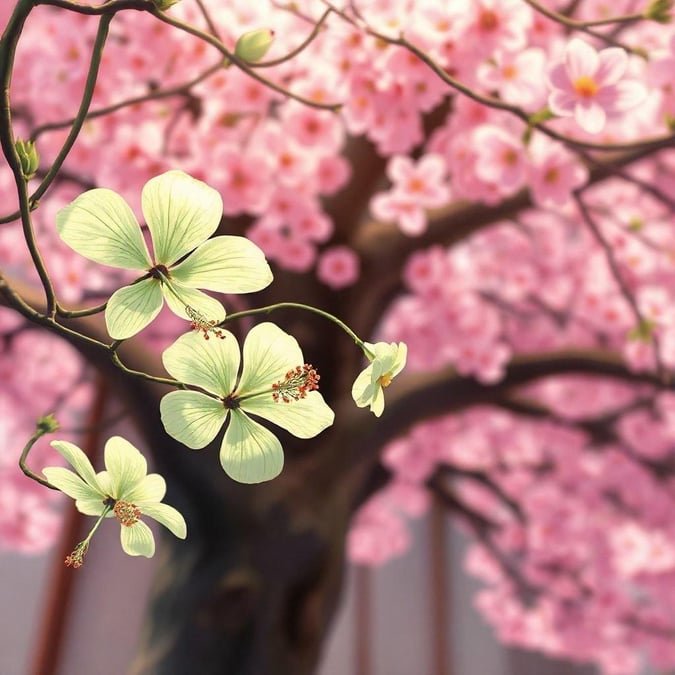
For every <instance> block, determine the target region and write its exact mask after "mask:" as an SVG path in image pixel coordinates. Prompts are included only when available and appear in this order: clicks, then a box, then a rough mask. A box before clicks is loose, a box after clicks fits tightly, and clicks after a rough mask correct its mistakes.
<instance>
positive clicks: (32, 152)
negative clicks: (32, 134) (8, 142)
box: [14, 138, 40, 180]
mask: <svg viewBox="0 0 675 675" xmlns="http://www.w3.org/2000/svg"><path fill="white" fill-rule="evenodd" d="M14 148H15V150H16V154H17V155H18V156H19V163H20V164H21V173H22V174H23V177H24V178H25V179H26V180H30V179H31V178H32V177H33V176H34V175H35V172H36V171H37V170H38V167H39V166H40V157H39V155H38V152H37V150H36V149H35V142H34V141H22V140H21V139H20V138H17V139H16V142H15V143H14Z"/></svg>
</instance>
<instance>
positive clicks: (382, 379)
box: [377, 373, 392, 389]
mask: <svg viewBox="0 0 675 675" xmlns="http://www.w3.org/2000/svg"><path fill="white" fill-rule="evenodd" d="M391 380H392V374H391V373H385V374H384V375H380V376H379V377H378V378H377V383H378V384H379V385H380V387H382V389H386V388H387V387H388V386H389V385H390V384H391Z"/></svg>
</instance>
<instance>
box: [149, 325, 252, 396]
mask: <svg viewBox="0 0 675 675" xmlns="http://www.w3.org/2000/svg"><path fill="white" fill-rule="evenodd" d="M222 335H223V336H224V337H222V338H218V337H215V336H211V337H210V338H209V339H208V340H205V339H204V336H203V335H202V334H201V333H196V332H191V333H185V334H184V335H181V336H180V337H179V338H178V339H177V340H176V341H175V342H174V343H173V344H172V345H171V346H170V347H167V349H165V350H164V353H163V354H162V362H163V363H164V367H165V368H166V370H167V372H169V373H170V374H171V376H172V377H175V378H176V379H177V380H179V381H180V382H184V383H185V384H193V385H195V386H197V387H201V388H202V389H205V390H206V391H208V392H211V393H212V394H217V395H218V396H227V395H228V394H231V393H232V392H233V391H234V387H235V384H236V381H237V374H238V373H239V359H240V356H239V345H238V344H237V338H235V337H234V335H232V333H230V332H229V331H226V330H223V332H222Z"/></svg>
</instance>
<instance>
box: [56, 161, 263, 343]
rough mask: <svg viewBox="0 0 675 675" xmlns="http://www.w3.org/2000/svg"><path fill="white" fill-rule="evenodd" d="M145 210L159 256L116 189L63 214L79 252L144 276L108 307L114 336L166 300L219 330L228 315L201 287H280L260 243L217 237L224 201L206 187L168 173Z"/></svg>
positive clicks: (59, 221)
mask: <svg viewBox="0 0 675 675" xmlns="http://www.w3.org/2000/svg"><path fill="white" fill-rule="evenodd" d="M141 206H142V210H143V215H144V217H145V220H146V222H147V225H148V229H149V230H150V235H151V238H152V244H153V249H154V257H153V258H151V257H150V253H149V252H148V248H147V246H146V245H145V240H144V239H143V234H142V232H141V228H140V226H139V224H138V222H137V220H136V218H135V216H134V214H133V212H132V211H131V208H130V207H129V205H128V204H127V203H126V202H125V201H124V199H123V198H122V197H121V196H120V195H119V194H117V193H116V192H114V191H113V190H108V189H105V188H97V189H95V190H89V191H88V192H85V193H84V194H81V195H80V196H79V197H77V199H75V200H74V201H73V202H72V203H71V204H69V205H68V206H66V207H64V208H63V209H61V210H60V211H59V212H58V213H57V215H56V226H57V229H58V233H59V236H60V237H61V239H63V241H64V242H65V243H66V244H68V246H70V247H71V248H72V249H74V250H75V251H77V253H79V254H80V255H82V256H84V257H85V258H89V260H93V261H94V262H98V263H102V264H104V265H110V266H112V267H121V268H124V269H130V270H136V271H139V272H142V273H143V274H142V275H141V276H139V278H138V279H137V280H136V281H134V283H132V284H131V285H129V286H124V287H123V288H120V289H119V290H117V291H115V292H114V293H113V294H112V296H111V297H110V300H109V301H108V305H107V307H106V310H105V320H106V326H107V328H108V333H109V334H110V336H111V337H112V338H114V339H116V340H122V339H125V338H128V337H131V336H132V335H135V334H136V333H138V332H139V331H140V330H142V329H143V328H145V327H146V326H147V325H148V324H149V323H150V322H151V321H152V320H153V319H154V318H155V317H156V316H157V314H159V311H160V310H161V308H162V306H163V304H164V301H166V303H167V305H168V306H169V308H170V309H171V310H172V311H173V312H174V313H175V314H177V315H178V316H180V317H182V318H184V319H189V320H191V321H196V322H197V323H198V324H201V325H202V326H204V325H215V324H216V323H220V322H221V321H222V320H223V319H224V318H225V310H224V309H223V306H222V305H221V304H220V303H219V302H218V301H217V300H215V299H214V298H212V297H210V296H208V295H206V294H205V293H203V292H202V291H200V290H197V289H199V288H204V289H206V290H209V291H218V292H220V293H251V292H253V291H259V290H260V289H262V288H265V286H267V285H268V284H269V283H270V282H271V281H272V273H271V271H270V268H269V265H268V264H267V262H266V261H265V256H264V254H263V252H262V251H261V250H260V249H259V248H258V247H257V246H256V245H255V244H254V243H253V242H251V241H249V240H248V239H246V238H244V237H235V236H221V237H214V238H213V239H209V237H210V236H211V235H212V234H213V233H214V232H215V231H216V229H217V227H218V224H219V223H220V219H221V216H222V214H223V202H222V199H221V197H220V195H219V194H218V192H216V190H214V189H213V188H211V187H209V186H208V185H206V184H205V183H202V182H201V181H199V180H196V179H195V178H192V177H190V176H188V175H187V174H186V173H183V172H182V171H168V172H166V173H164V174H162V175H161V176H156V177H155V178H152V179H150V180H149V181H148V182H147V183H146V184H145V186H144V187H143V192H142V194H141ZM187 254H190V255H187ZM186 256H187V257H186Z"/></svg>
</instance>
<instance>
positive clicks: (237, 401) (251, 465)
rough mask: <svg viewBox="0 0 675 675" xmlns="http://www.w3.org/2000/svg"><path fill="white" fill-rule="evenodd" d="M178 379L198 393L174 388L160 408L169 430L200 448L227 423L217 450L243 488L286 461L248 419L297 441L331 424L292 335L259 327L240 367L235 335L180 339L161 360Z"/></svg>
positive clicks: (264, 431) (194, 335) (313, 373)
mask: <svg viewBox="0 0 675 675" xmlns="http://www.w3.org/2000/svg"><path fill="white" fill-rule="evenodd" d="M162 360H163V362H164V367H165V368H166V369H167V371H168V372H169V373H170V374H171V375H172V376H173V377H175V378H176V379H177V380H179V381H181V382H184V383H186V384H189V385H193V386H196V387H199V388H200V389H202V390H203V391H204V392H206V393H202V392H201V391H185V390H183V391H174V392H171V393H170V394H167V395H166V396H164V398H163V399H162V401H161V403H160V411H161V414H162V423H163V424H164V428H165V429H166V431H167V433H168V434H169V435H170V436H172V437H173V438H175V439H176V440H178V441H180V442H181V443H183V444H184V445H186V446H187V447H188V448H193V449H195V448H203V447H205V446H206V445H208V444H209V443H210V442H211V441H213V439H214V438H215V437H216V435H217V434H218V432H219V431H220V429H221V427H222V426H223V425H224V424H225V423H226V422H229V423H228V426H227V429H226V430H225V435H224V437H223V441H222V444H221V447H220V462H221V464H222V466H223V469H224V470H225V472H226V473H227V474H228V476H230V477H231V478H233V479H234V480H237V481H240V482H242V483H259V482H261V481H264V480H270V479H271V478H274V477H275V476H277V475H278V474H279V473H280V472H281V469H282V467H283V464H284V455H283V450H282V448H281V443H280V442H279V439H278V438H277V437H276V436H275V435H274V434H273V433H272V432H271V431H269V430H268V429H266V428H265V427H263V426H262V425H261V424H259V423H258V422H256V421H255V420H254V419H252V418H251V417H249V415H255V416H257V417H262V418H263V419H266V420H268V421H270V422H273V423H274V424H276V425H278V426H280V427H282V428H283V429H286V430H287V431H289V432H290V433H292V434H293V435H294V436H297V437H298V438H311V437H313V436H316V435H317V434H318V433H320V432H321V431H323V430H324V429H325V428H326V427H328V426H330V425H331V424H332V423H333V419H334V417H335V416H334V414H333V411H332V410H331V409H330V408H329V407H328V405H327V404H326V402H325V401H324V400H323V397H322V396H321V394H319V392H318V391H316V389H317V382H318V379H319V376H318V375H317V373H316V371H315V370H314V369H313V368H312V367H311V366H309V365H307V364H305V363H304V359H303V356H302V351H301V350H300V347H299V345H298V343H297V341H296V340H295V338H294V337H292V336H291V335H288V333H285V332H284V331H283V330H281V328H279V327H278V326H276V325H275V324H273V323H261V324H259V325H258V326H255V327H254V328H253V329H251V331H250V332H249V333H248V335H247V337H246V340H245V342H244V350H243V361H244V365H243V367H242V369H241V373H240V368H239V365H240V361H241V356H240V353H239V345H238V344H237V340H236V338H235V336H234V335H233V334H232V333H230V332H229V331H225V330H223V331H222V339H212V340H204V339H203V338H202V337H201V336H200V335H199V334H197V333H186V334H185V335H182V336H181V337H180V338H178V340H176V342H174V344H173V345H171V346H170V347H169V348H168V349H166V350H165V352H164V354H163V355H162Z"/></svg>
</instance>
